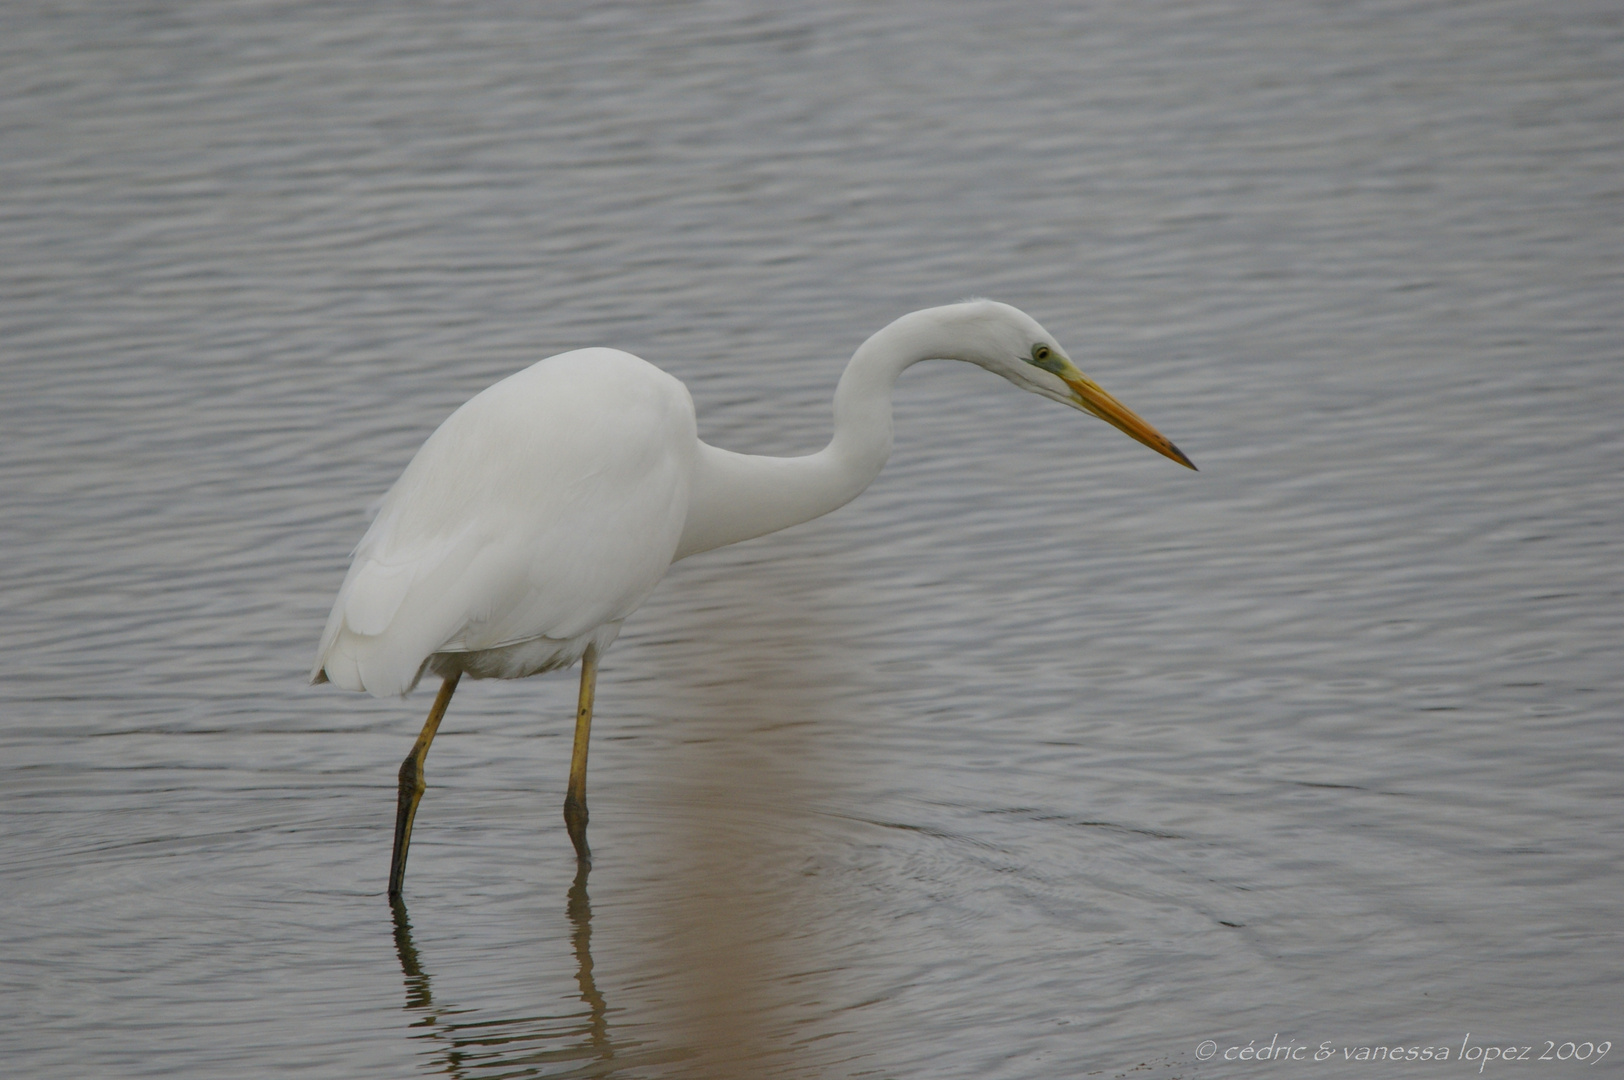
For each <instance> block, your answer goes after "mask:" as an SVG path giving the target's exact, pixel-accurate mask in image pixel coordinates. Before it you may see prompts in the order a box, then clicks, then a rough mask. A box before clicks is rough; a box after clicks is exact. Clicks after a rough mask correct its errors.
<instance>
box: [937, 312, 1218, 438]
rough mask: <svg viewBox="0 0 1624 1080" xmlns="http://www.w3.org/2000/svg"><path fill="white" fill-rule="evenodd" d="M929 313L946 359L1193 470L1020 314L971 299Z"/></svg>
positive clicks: (1149, 427) (1052, 336) (1058, 345)
mask: <svg viewBox="0 0 1624 1080" xmlns="http://www.w3.org/2000/svg"><path fill="white" fill-rule="evenodd" d="M934 312H935V313H939V314H940V317H941V319H942V323H943V325H944V326H945V327H946V328H947V329H948V330H949V333H950V334H951V335H952V339H953V340H954V346H953V348H952V349H951V351H950V352H948V353H947V355H948V356H950V357H951V358H953V359H958V360H967V361H969V362H970V363H972V364H977V365H979V366H981V367H984V368H986V369H987V370H988V371H991V372H993V373H995V374H998V375H1002V376H1003V377H1004V378H1006V379H1008V380H1009V381H1010V382H1012V383H1014V384H1015V385H1016V386H1019V387H1021V388H1022V389H1023V390H1030V391H1031V392H1032V393H1034V394H1041V395H1043V396H1044V397H1046V398H1052V399H1053V400H1055V401H1058V402H1060V403H1061V404H1063V405H1070V406H1071V407H1072V408H1074V409H1080V410H1082V411H1083V412H1086V413H1092V414H1093V415H1094V416H1097V417H1099V418H1100V419H1101V420H1104V421H1105V422H1106V423H1107V424H1110V425H1111V426H1112V427H1114V428H1116V429H1117V430H1118V431H1121V432H1122V433H1123V434H1125V435H1127V436H1128V437H1129V438H1131V439H1135V440H1137V441H1138V442H1142V443H1144V444H1145V445H1146V446H1148V447H1150V448H1151V449H1152V450H1154V451H1156V452H1157V453H1158V454H1162V455H1163V456H1165V457H1169V458H1171V459H1173V460H1174V461H1176V462H1178V463H1179V464H1180V465H1183V466H1184V467H1185V468H1188V469H1194V468H1195V466H1194V465H1193V464H1191V462H1190V459H1189V458H1187V457H1185V456H1184V454H1183V453H1182V452H1180V450H1179V448H1178V447H1176V446H1174V445H1173V443H1172V442H1171V441H1170V440H1169V439H1167V437H1166V436H1164V435H1162V433H1161V432H1159V431H1157V430H1156V429H1155V428H1153V427H1151V426H1150V425H1149V424H1147V423H1146V422H1145V421H1144V420H1142V419H1140V418H1139V416H1138V415H1137V414H1135V413H1134V411H1133V410H1132V409H1130V408H1128V407H1127V406H1126V405H1124V404H1122V403H1121V402H1120V401H1118V400H1117V399H1116V398H1114V397H1112V396H1111V395H1110V394H1108V393H1106V392H1105V390H1104V389H1103V388H1102V387H1101V386H1100V385H1099V384H1098V383H1096V382H1095V381H1094V380H1093V379H1090V378H1089V377H1088V376H1087V375H1084V374H1083V373H1082V372H1081V371H1078V370H1077V365H1075V364H1073V363H1072V362H1071V357H1069V356H1067V355H1066V351H1065V350H1064V349H1062V348H1061V347H1060V344H1059V343H1058V342H1057V341H1055V339H1054V335H1052V334H1050V333H1049V332H1048V331H1047V330H1045V329H1043V327H1042V326H1039V325H1038V322H1037V320H1036V319H1034V318H1032V317H1031V316H1030V315H1028V314H1027V313H1026V312H1024V311H1022V310H1020V309H1019V308H1015V307H1011V306H1009V305H1008V304H1000V303H998V302H997V301H995V300H971V301H967V302H965V303H963V304H953V305H951V306H949V307H944V308H936V309H934ZM921 314H923V313H921Z"/></svg>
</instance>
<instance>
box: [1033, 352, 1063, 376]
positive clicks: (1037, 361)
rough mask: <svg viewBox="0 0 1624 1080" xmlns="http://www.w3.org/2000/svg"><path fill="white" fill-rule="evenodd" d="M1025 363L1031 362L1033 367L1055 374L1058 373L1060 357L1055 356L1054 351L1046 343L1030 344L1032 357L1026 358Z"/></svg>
mask: <svg viewBox="0 0 1624 1080" xmlns="http://www.w3.org/2000/svg"><path fill="white" fill-rule="evenodd" d="M1027 363H1029V364H1031V365H1032V366H1033V367H1040V368H1042V369H1043V370H1044V371H1052V372H1055V373H1057V374H1058V373H1059V371H1060V367H1061V360H1060V358H1059V357H1058V356H1056V355H1055V351H1054V350H1053V349H1052V348H1050V347H1049V346H1047V345H1034V346H1032V359H1030V360H1028V361H1027Z"/></svg>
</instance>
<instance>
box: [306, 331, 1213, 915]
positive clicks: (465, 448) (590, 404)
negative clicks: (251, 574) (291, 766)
mask: <svg viewBox="0 0 1624 1080" xmlns="http://www.w3.org/2000/svg"><path fill="white" fill-rule="evenodd" d="M930 359H951V360H964V361H967V362H969V363H972V364H978V365H980V366H981V367H984V368H986V369H987V370H989V371H991V372H993V373H995V374H998V375H1002V376H1003V377H1004V378H1006V379H1008V380H1009V381H1010V382H1012V383H1014V384H1015V385H1016V386H1019V387H1021V388H1022V389H1024V390H1030V391H1032V392H1033V393H1035V394H1041V395H1042V396H1044V397H1046V398H1052V399H1053V400H1055V401H1058V402H1061V403H1062V404H1065V405H1070V406H1072V407H1073V408H1077V409H1081V410H1083V411H1085V412H1089V413H1092V414H1093V415H1095V416H1097V417H1099V418H1100V419H1102V420H1104V421H1105V422H1106V423H1108V424H1111V425H1112V426H1114V427H1116V428H1118V429H1120V430H1121V431H1123V432H1125V433H1126V434H1128V435H1129V436H1131V437H1132V438H1134V439H1137V440H1138V441H1140V442H1142V443H1144V444H1145V445H1146V446H1149V447H1150V448H1151V449H1153V450H1155V451H1157V452H1158V453H1161V454H1164V455H1165V456H1167V457H1169V458H1171V459H1173V460H1174V461H1176V462H1178V463H1179V464H1181V465H1184V466H1186V467H1188V468H1191V469H1193V468H1195V466H1194V465H1192V464H1191V463H1190V460H1189V459H1188V458H1187V457H1185V456H1184V455H1183V454H1182V453H1180V452H1179V450H1178V448H1177V447H1175V446H1174V445H1173V444H1172V443H1171V442H1169V441H1168V440H1167V439H1165V438H1163V437H1162V435H1161V434H1160V433H1158V432H1157V431H1156V430H1155V429H1154V428H1152V427H1151V426H1150V425H1149V424H1147V423H1145V421H1143V420H1141V419H1140V418H1139V417H1138V416H1136V415H1134V413H1133V412H1132V411H1130V410H1129V409H1128V408H1127V407H1126V406H1124V405H1122V404H1121V403H1120V402H1118V401H1117V400H1116V399H1115V398H1113V397H1112V396H1111V395H1110V394H1107V393H1106V392H1105V391H1104V390H1102V389H1101V388H1100V387H1099V386H1098V385H1097V384H1095V383H1094V382H1093V381H1092V380H1090V379H1089V378H1087V377H1086V376H1085V375H1083V373H1082V372H1080V371H1078V370H1077V368H1076V367H1075V366H1074V365H1073V364H1072V362H1071V360H1070V358H1069V357H1067V355H1066V353H1065V352H1064V351H1063V350H1062V349H1061V348H1060V346H1059V345H1058V344H1057V343H1056V342H1055V340H1054V338H1053V337H1052V336H1050V335H1049V334H1048V333H1047V332H1046V331H1045V330H1044V329H1043V327H1041V326H1039V325H1038V324H1037V322H1036V321H1035V320H1033V319H1032V318H1031V317H1030V316H1028V315H1027V314H1025V313H1024V312H1022V311H1019V310H1017V309H1016V308H1013V307H1010V306H1009V305H1007V304H999V303H995V302H993V301H990V300H972V301H969V302H966V303H962V304H952V305H949V306H947V307H938V308H930V309H928V310H925V311H916V312H913V313H912V314H910V315H904V316H903V317H902V318H900V319H898V320H896V321H895V322H893V323H892V324H891V325H889V326H887V327H886V328H885V329H883V330H881V331H880V332H879V333H877V334H875V335H874V336H873V337H871V338H869V339H868V340H867V341H865V342H864V343H863V344H862V346H861V347H860V348H859V349H858V350H857V352H856V353H855V354H854V355H853V356H852V358H851V362H850V363H849V364H847V365H846V371H845V373H844V374H843V375H842V376H841V377H840V384H839V386H838V387H836V389H835V399H834V429H835V430H834V438H833V439H831V440H830V442H829V445H828V446H826V447H824V448H823V449H822V450H820V451H818V452H817V453H815V454H809V455H806V456H804V457H792V458H778V457H757V456H753V455H749V454H735V453H731V452H729V451H727V450H720V449H717V448H716V447H714V446H710V445H708V444H706V443H703V442H701V441H700V440H699V436H698V430H697V427H696V425H695V422H694V405H693V401H692V399H691V398H690V397H689V396H688V391H687V388H686V387H684V386H683V385H682V383H680V382H678V381H677V380H676V379H674V378H672V377H671V376H670V375H667V374H666V373H665V372H663V371H661V370H660V369H659V368H657V367H654V366H653V365H652V364H649V363H647V362H645V361H643V360H640V359H638V358H637V357H635V356H632V355H630V354H628V353H624V352H618V351H616V350H614V349H581V350H578V351H576V352H567V353H561V354H559V355H557V356H553V357H549V358H548V359H546V360H542V361H541V362H539V363H537V364H534V365H532V366H531V367H528V368H526V369H524V370H523V371H520V372H518V373H517V374H515V375H511V376H509V377H508V378H506V379H503V380H502V381H501V382H498V383H497V384H495V385H494V386H492V387H490V388H489V389H487V390H485V391H483V392H481V393H479V394H477V395H475V396H474V397H473V398H472V399H470V400H469V401H468V402H467V403H466V404H464V405H463V406H462V407H461V408H459V409H458V410H457V411H456V412H454V413H452V414H451V416H450V418H448V419H447V420H446V421H445V423H443V424H441V425H440V427H439V429H438V430H437V431H435V432H434V434H433V435H430V436H429V438H428V441H427V442H425V443H424V444H423V447H422V449H420V450H419V451H418V452H417V456H416V457H414V458H412V461H411V463H410V464H409V465H407V466H406V471H405V472H404V473H402V474H401V477H400V479H399V480H397V481H396V482H395V486H394V487H392V488H391V489H390V490H389V493H388V494H387V495H386V496H385V497H384V500H383V504H382V506H381V507H380V508H379V511H378V516H377V518H376V519H375V520H374V521H373V523H372V526H371V528H369V529H368V530H367V532H366V535H365V536H363V537H362V538H361V542H360V544H359V545H357V546H356V549H355V554H354V561H353V562H352V563H351V565H350V570H349V573H348V574H347V575H346V576H345V578H344V583H343V585H341V586H340V587H339V590H338V598H337V600H336V601H335V602H334V604H333V612H332V615H331V616H330V617H329V618H328V620H327V629H326V631H325V632H324V633H323V634H322V639H321V648H320V651H319V652H318V654H317V657H316V664H315V667H314V669H312V671H311V681H312V682H325V681H329V680H330V681H332V682H334V683H336V684H337V685H339V686H341V687H343V688H344V689H346V690H365V691H368V692H369V693H371V694H373V695H375V696H379V697H381V696H383V695H385V694H402V695H404V694H405V693H406V692H407V691H409V690H411V689H412V688H413V687H414V686H416V685H417V682H418V680H419V679H420V678H421V677H422V676H423V674H424V673H425V672H433V673H434V674H436V675H438V676H440V678H441V679H442V680H443V681H442V682H441V684H440V692H439V695H438V696H437V697H436V698H435V701H434V706H433V708H432V709H431V710H430V712H429V716H428V720H427V721H426V722H425V723H424V725H423V732H422V734H421V735H419V736H418V739H417V743H416V744H415V745H414V746H413V747H412V751H411V753H410V754H408V755H407V756H406V760H405V761H404V762H402V763H401V768H400V791H399V802H398V806H397V811H396V818H395V847H394V856H393V859H392V861H391V864H390V871H389V895H390V897H391V898H395V897H398V896H399V895H400V890H401V883H402V881H403V880H404V877H405V872H406V850H407V847H408V845H409V844H410V842H411V835H412V819H413V817H414V816H415V814H416V812H417V804H418V801H419V799H421V798H422V795H423V789H424V780H423V761H424V758H425V757H426V756H427V754H428V749H429V743H430V742H431V741H432V740H433V739H434V733H435V731H436V730H437V729H438V727H439V725H440V720H441V718H442V717H443V716H444V715H445V710H446V706H447V705H448V704H449V703H450V701H451V695H452V693H453V692H454V691H455V690H456V687H457V680H458V679H460V678H461V677H462V676H463V675H471V676H473V677H474V678H498V679H517V678H522V677H524V676H526V675H535V674H537V673H539V672H543V671H550V670H552V669H554V668H562V667H568V666H569V665H571V664H573V663H575V662H576V661H577V660H579V661H581V692H580V704H579V708H578V709H577V711H576V727H575V744H574V750H573V753H572V756H571V760H570V774H569V785H568V789H567V794H566V797H565V800H564V820H565V823H566V826H567V827H568V829H569V834H570V839H571V840H572V841H573V842H574V844H575V850H576V854H577V856H578V857H579V859H580V860H581V861H582V863H583V864H585V863H586V862H587V861H588V860H590V858H591V853H590V850H589V849H588V847H587V842H586V824H587V808H586V759H587V742H588V737H589V735H590V732H591V724H592V697H593V690H594V687H595V685H596V681H597V673H598V658H599V657H600V656H601V655H602V653H603V651H604V650H605V649H607V648H608V647H609V644H610V643H611V642H612V641H614V639H615V636H616V635H617V634H618V633H619V632H620V625H621V623H622V622H623V621H624V620H625V619H626V617H627V616H628V615H630V614H631V613H632V612H633V611H635V610H636V609H637V606H638V605H639V604H641V603H642V602H643V600H644V599H645V598H647V597H648V595H649V593H650V592H651V591H652V590H653V589H654V586H655V585H656V584H658V583H659V581H660V578H662V577H663V576H664V575H665V572H666V568H667V567H669V566H670V565H671V564H672V563H673V562H675V561H676V560H677V559H684V558H687V557H688V556H689V555H695V554H698V553H699V552H701V551H709V550H711V549H712V548H718V547H722V546H723V545H725V544H735V543H738V542H739V541H741V540H749V539H751V538H752V537H756V536H762V535H765V534H766V533H770V532H776V531H777V530H779V529H783V528H787V527H789V526H791V525H796V524H799V523H800V522H803V521H808V520H810V519H812V518H815V517H818V516H820V515H823V514H827V513H829V512H830V511H831V510H834V509H836V508H838V507H840V506H843V505H845V504H846V503H847V502H849V501H850V500H852V499H853V498H855V497H856V496H857V495H858V493H859V492H861V491H862V490H863V489H864V488H866V487H868V485H869V484H870V483H871V482H872V481H873V479H874V478H875V476H877V475H878V474H879V472H880V469H881V467H882V466H884V464H885V462H886V459H887V458H888V457H890V455H891V393H892V390H893V389H894V388H895V386H896V381H897V377H898V376H899V375H900V374H901V373H902V371H903V369H905V368H907V367H909V366H910V365H912V364H915V363H917V362H919V361H921V360H930Z"/></svg>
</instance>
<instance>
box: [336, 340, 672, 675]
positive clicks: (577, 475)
mask: <svg viewBox="0 0 1624 1080" xmlns="http://www.w3.org/2000/svg"><path fill="white" fill-rule="evenodd" d="M698 445H699V440H698V434H697V432H696V429H695V424H694V409H693V402H692V400H691V399H690V398H689V396H688V391H687V389H686V388H685V387H684V386H683V385H682V384H681V383H680V382H678V381H677V380H676V379H674V378H672V377H671V376H669V375H667V374H666V373H665V372H663V371H660V370H659V369H658V368H656V367H654V366H652V365H650V364H648V363H645V362H644V361H642V360H639V359H638V358H637V357H635V356H631V355H630V354H628V353H623V352H617V351H615V350H613V349H583V350H580V351H578V352H571V353H563V354H560V355H558V356H554V357H549V358H548V359H546V360H543V361H541V362H540V363H538V364H535V365H533V366H531V367H529V368H526V369H525V370H524V371H521V372H519V373H517V374H515V375H513V376H510V377H509V378H507V379H504V380H502V381H501V382H499V383H497V384H496V385H495V386H492V387H490V388H489V389H487V390H485V391H483V392H482V393H480V394H478V395H477V396H475V397H474V398H472V399H471V400H470V401H468V402H467V404H465V405H463V406H462V408H460V409H458V410H457V411H456V412H455V413H453V414H452V415H451V416H450V417H449V418H448V419H447V420H446V422H445V423H444V424H442V425H440V428H439V430H437V431H435V433H434V434H433V435H431V436H430V437H429V439H428V441H427V442H425V443H424V444H423V447H422V449H421V450H419V451H418V452H417V456H416V457H414V458H413V459H412V461H411V464H409V465H408V466H407V467H406V471H405V472H404V473H402V474H401V477H400V479H399V480H397V481H396V482H395V486H394V487H393V488H391V489H390V491H389V494H388V495H386V496H385V497H384V501H383V505H382V507H381V508H380V509H379V511H378V516H377V518H376V520H374V522H373V523H372V527H371V528H370V529H368V530H367V533H366V535H365V536H364V537H363V538H362V540H361V543H360V544H359V545H358V546H357V547H356V549H355V557H354V561H353V563H352V564H351V566H350V571H349V574H348V575H347V576H346V577H345V578H344V584H343V585H342V586H341V587H340V588H339V592H338V599H337V601H336V602H335V603H334V605H333V613H332V615H331V616H330V617H329V618H328V620H327V629H326V632H325V633H324V634H323V635H322V642H321V648H320V651H319V652H318V654H317V659H316V666H315V669H314V671H313V672H312V678H319V677H320V676H321V674H322V672H323V671H325V672H326V674H327V677H328V678H330V679H331V680H332V681H333V682H334V683H337V684H338V685H339V686H342V687H344V688H345V689H348V690H366V691H369V692H370V693H372V694H374V695H376V696H380V697H381V696H383V695H385V694H404V693H405V692H407V691H408V690H410V689H411V688H412V686H413V685H415V683H416V682H417V678H418V675H419V673H420V672H421V671H422V667H423V663H424V661H425V660H426V659H427V658H428V657H429V656H431V655H433V654H434V653H437V652H447V651H450V652H472V651H478V650H481V649H491V648H496V647H499V646H504V645H510V644H513V643H515V642H520V641H529V640H533V639H536V638H552V639H565V640H567V639H571V638H576V637H579V636H581V635H583V634H586V633H589V632H590V631H592V630H594V629H596V628H597V627H599V626H602V625H604V624H606V623H618V622H619V621H620V620H622V619H624V618H626V616H628V615H630V614H631V612H632V611H633V610H635V609H636V607H637V606H638V605H639V604H640V603H642V602H643V600H644V598H645V597H647V596H648V594H649V592H650V591H652V590H653V588H654V586H655V585H656V584H658V582H659V580H660V579H661V578H662V577H663V576H664V575H665V572H666V569H667V568H668V567H669V566H670V565H671V559H672V556H673V555H674V554H675V552H676V548H677V541H678V539H679V538H680V537H681V535H682V529H683V524H684V522H685V520H686V518H687V513H688V493H689V487H690V481H691V477H692V473H693V463H694V458H695V455H696V453H697V447H698Z"/></svg>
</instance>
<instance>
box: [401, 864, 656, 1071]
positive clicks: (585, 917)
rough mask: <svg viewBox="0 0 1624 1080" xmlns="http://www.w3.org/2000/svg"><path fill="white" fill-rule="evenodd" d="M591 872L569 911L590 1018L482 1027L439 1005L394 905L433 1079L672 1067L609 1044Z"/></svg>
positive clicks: (409, 1005)
mask: <svg viewBox="0 0 1624 1080" xmlns="http://www.w3.org/2000/svg"><path fill="white" fill-rule="evenodd" d="M590 870H591V867H590V865H589V864H587V863H585V862H582V863H581V865H580V869H579V870H578V871H577V872H576V875H575V883H574V884H573V885H571V886H570V891H569V901H568V903H567V905H566V908H565V910H566V912H567V914H568V916H569V921H570V927H571V930H570V944H571V946H572V947H573V949H574V951H575V963H576V976H575V977H576V982H577V984H578V985H579V987H580V991H581V1001H582V1002H583V1003H584V1004H585V1005H586V1014H585V1016H584V1017H581V1016H580V1015H579V1014H577V1015H575V1016H571V1017H556V1016H531V1017H520V1018H514V1019H478V1018H477V1016H478V1011H477V1010H472V1009H465V1008H461V1007H459V1006H455V1005H447V1004H444V1003H439V1004H436V1002H435V1000H434V991H433V988H432V987H431V985H430V978H429V973H428V972H427V971H426V970H424V968H423V964H422V961H421V960H420V959H419V958H418V954H417V946H416V944H415V943H414V942H413V941H412V923H411V919H410V917H409V916H408V915H407V913H406V904H405V902H404V901H402V900H400V899H396V900H394V901H393V902H392V907H393V909H394V919H395V951H396V953H397V954H398V955H399V956H400V971H401V976H402V977H403V978H404V980H405V985H406V1011H407V1012H408V1013H411V1014H413V1015H414V1016H416V1017H417V1018H418V1019H417V1020H416V1021H415V1022H414V1023H413V1024H412V1027H414V1028H419V1029H425V1030H423V1031H422V1032H421V1033H420V1034H419V1036H418V1037H419V1038H422V1039H425V1040H426V1041H427V1047H426V1056H428V1057H429V1058H431V1059H432V1060H433V1062H434V1064H433V1067H432V1070H431V1071H433V1072H438V1073H443V1074H445V1075H447V1076H454V1077H469V1078H474V1077H529V1076H547V1077H587V1076H612V1075H614V1074H615V1073H616V1072H618V1071H619V1070H621V1069H624V1068H629V1067H632V1066H639V1067H641V1066H647V1065H651V1064H655V1063H656V1062H659V1061H669V1060H671V1058H672V1055H670V1054H664V1055H661V1054H654V1053H648V1052H641V1053H635V1052H634V1053H631V1054H627V1053H625V1052H624V1051H635V1050H636V1049H637V1044H636V1043H632V1044H629V1045H627V1046H623V1047H621V1048H619V1051H621V1052H619V1053H618V1054H617V1048H616V1046H615V1045H614V1043H613V1041H612V1040H611V1039H610V1037H609V1006H608V1003H607V1002H606V1001H605V1000H604V996H603V994H602V993H600V992H599V990H598V987H597V984H596V982H594V980H593V977H592V901H591V898H590V897H588V896H587V891H586V879H587V874H588V873H589V872H590ZM561 1021H562V1023H561ZM583 1021H584V1022H583Z"/></svg>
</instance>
